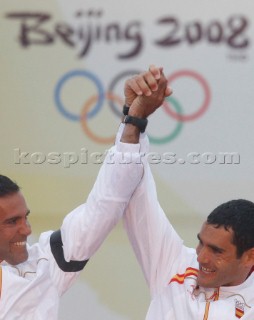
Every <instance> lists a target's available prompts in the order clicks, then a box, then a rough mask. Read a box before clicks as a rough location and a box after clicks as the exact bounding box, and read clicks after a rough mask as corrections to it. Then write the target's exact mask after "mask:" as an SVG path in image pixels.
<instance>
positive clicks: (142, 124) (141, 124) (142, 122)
mask: <svg viewBox="0 0 254 320" xmlns="http://www.w3.org/2000/svg"><path fill="white" fill-rule="evenodd" d="M123 122H124V123H131V124H133V125H134V126H136V127H138V128H139V130H140V132H141V133H143V132H145V130H146V126H147V123H148V120H147V119H142V118H137V117H132V116H129V115H126V116H125V117H124V119H123Z"/></svg>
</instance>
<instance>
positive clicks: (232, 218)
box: [207, 199, 254, 258]
mask: <svg viewBox="0 0 254 320" xmlns="http://www.w3.org/2000/svg"><path fill="white" fill-rule="evenodd" d="M207 223H208V224H213V225H215V226H216V227H221V226H223V227H224V228H225V230H229V229H230V228H231V229H232V230H233V239H232V243H233V244H234V245H235V246H236V249H237V257H238V258H240V257H241V256H242V254H243V253H244V252H245V251H247V250H249V249H251V248H253V247H254V203H253V202H251V201H248V200H244V199H238V200H231V201H228V202H225V203H223V204H221V205H219V206H218V207H217V208H215V209H214V210H213V211H212V212H211V213H210V214H209V216H208V217H207Z"/></svg>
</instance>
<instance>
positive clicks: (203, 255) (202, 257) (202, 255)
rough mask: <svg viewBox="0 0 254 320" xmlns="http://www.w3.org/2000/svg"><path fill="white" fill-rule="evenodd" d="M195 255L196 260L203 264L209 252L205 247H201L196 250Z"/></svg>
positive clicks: (206, 261) (206, 260)
mask: <svg viewBox="0 0 254 320" xmlns="http://www.w3.org/2000/svg"><path fill="white" fill-rule="evenodd" d="M197 256H198V257H197V260H198V262H199V263H201V264H202V263H203V264H205V263H208V262H209V253H208V250H207V249H206V248H204V247H203V248H202V249H200V250H198V252H197Z"/></svg>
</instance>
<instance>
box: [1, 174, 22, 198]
mask: <svg viewBox="0 0 254 320" xmlns="http://www.w3.org/2000/svg"><path fill="white" fill-rule="evenodd" d="M19 190H20V187H19V186H18V185H17V183H15V182H14V181H12V180H11V179H10V178H8V177H6V176H3V175H1V174H0V197H4V196H7V195H9V194H13V193H16V192H18V191H19Z"/></svg>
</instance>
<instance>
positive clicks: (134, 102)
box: [124, 65, 172, 118]
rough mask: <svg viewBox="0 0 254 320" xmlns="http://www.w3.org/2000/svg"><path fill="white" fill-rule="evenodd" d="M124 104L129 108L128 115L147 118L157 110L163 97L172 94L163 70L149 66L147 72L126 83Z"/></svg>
mask: <svg viewBox="0 0 254 320" xmlns="http://www.w3.org/2000/svg"><path fill="white" fill-rule="evenodd" d="M124 94H125V104H126V105H127V106H129V107H130V109H129V115H132V116H135V117H139V118H147V117H148V116H149V115H150V114H152V113H153V112H154V111H155V110H156V109H158V108H159V107H160V106H161V105H162V103H163V101H164V99H165V97H168V96H170V95H171V94H172V90H171V88H170V87H168V83H167V79H166V77H165V75H164V73H163V68H161V67H156V66H154V65H151V66H150V67H149V70H148V71H146V72H143V73H141V74H139V75H136V76H134V77H132V78H130V79H129V80H127V81H126V83H125V87H124Z"/></svg>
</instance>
